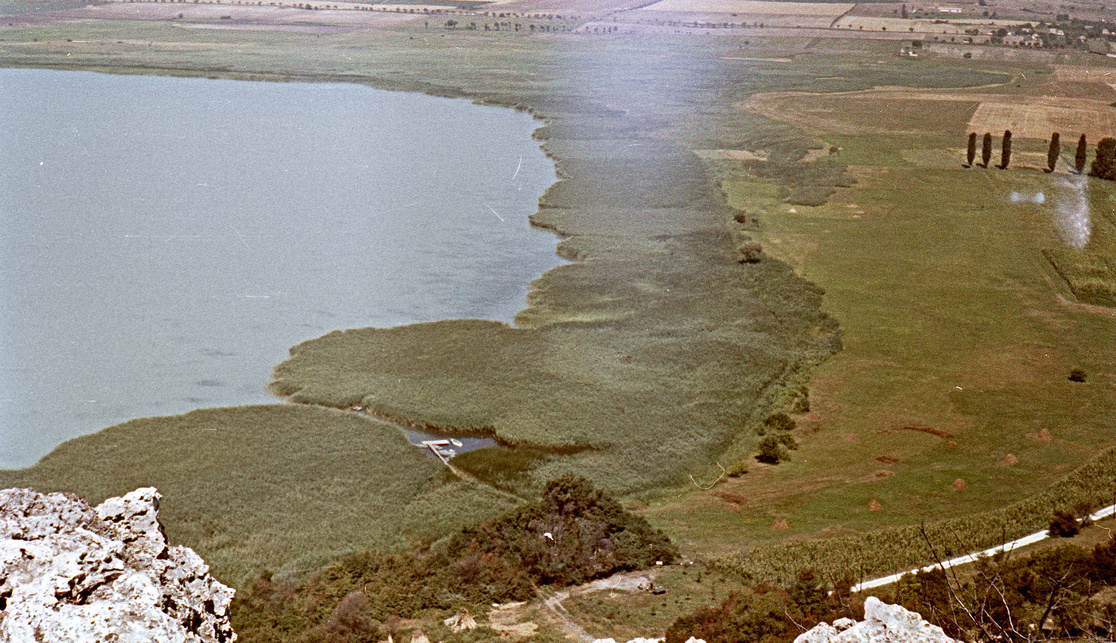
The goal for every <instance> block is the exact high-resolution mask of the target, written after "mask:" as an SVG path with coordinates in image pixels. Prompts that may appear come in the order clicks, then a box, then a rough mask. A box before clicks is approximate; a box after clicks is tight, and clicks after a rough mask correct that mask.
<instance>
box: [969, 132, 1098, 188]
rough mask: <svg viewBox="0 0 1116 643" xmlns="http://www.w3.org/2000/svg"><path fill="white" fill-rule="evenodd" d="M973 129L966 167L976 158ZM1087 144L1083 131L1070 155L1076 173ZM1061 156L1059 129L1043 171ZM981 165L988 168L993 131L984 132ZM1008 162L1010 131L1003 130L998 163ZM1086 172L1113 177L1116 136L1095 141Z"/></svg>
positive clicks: (1004, 165) (1051, 168) (1052, 138)
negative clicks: (1095, 149) (1094, 156)
mask: <svg viewBox="0 0 1116 643" xmlns="http://www.w3.org/2000/svg"><path fill="white" fill-rule="evenodd" d="M976 141H977V135H976V132H972V133H970V134H969V149H968V152H967V154H966V163H965V167H972V166H973V161H974V160H975V159H976ZM1088 151H1089V146H1088V143H1087V142H1086V140H1085V135H1084V134H1082V135H1081V138H1080V139H1078V140H1077V153H1076V154H1074V156H1073V167H1074V170H1076V171H1077V173H1078V174H1081V173H1082V172H1084V171H1085V161H1086V157H1087V156H1088ZM1061 155H1062V143H1061V140H1060V137H1059V134H1058V132H1054V133H1053V134H1052V135H1051V136H1050V147H1049V148H1048V149H1047V151H1046V172H1053V171H1054V167H1055V166H1056V165H1057V164H1058V158H1059V157H1060V156H1061ZM980 158H981V163H980V164H981V166H982V167H988V164H989V163H990V162H991V160H992V134H991V133H988V132H986V133H985V134H984V141H983V144H982V146H981V152H980ZM1010 162H1011V130H1004V137H1003V141H1002V143H1001V145H1000V164H999V165H998V166H997V167H999V168H1000V169H1001V170H1003V169H1007V166H1008V163H1010ZM1089 175H1090V176H1095V177H1098V178H1102V179H1109V180H1116V139H1114V138H1102V139H1101V140H1100V142H1099V143H1097V155H1096V158H1094V159H1093V165H1092V166H1091V167H1090V168H1089Z"/></svg>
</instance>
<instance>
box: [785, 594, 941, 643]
mask: <svg viewBox="0 0 1116 643" xmlns="http://www.w3.org/2000/svg"><path fill="white" fill-rule="evenodd" d="M794 643H958V642H957V641H956V640H955V639H952V638H950V637H948V636H946V634H945V632H943V631H942V628H940V627H938V626H937V625H931V624H929V623H927V622H926V621H924V620H923V619H922V617H921V616H919V615H918V614H916V613H915V612H911V611H909V610H906V609H904V608H902V607H900V606H899V605H888V604H887V603H885V602H883V601H881V600H880V599H878V598H876V597H875V596H869V597H868V600H866V601H864V620H863V621H860V622H859V623H857V622H856V621H853V620H852V619H848V618H841V619H837V620H836V621H833V625H829V624H828V623H822V624H820V625H818V626H817V627H815V628H813V629H812V630H809V631H807V632H805V633H804V634H802V635H800V636H799V637H798V638H796V639H795V640H794Z"/></svg>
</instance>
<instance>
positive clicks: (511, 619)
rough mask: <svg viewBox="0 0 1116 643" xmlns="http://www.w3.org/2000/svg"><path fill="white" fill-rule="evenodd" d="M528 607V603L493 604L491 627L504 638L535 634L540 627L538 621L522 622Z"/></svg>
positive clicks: (490, 611)
mask: <svg viewBox="0 0 1116 643" xmlns="http://www.w3.org/2000/svg"><path fill="white" fill-rule="evenodd" d="M527 607H528V604H527V603H524V602H520V603H503V604H496V605H493V606H492V609H491V610H489V611H488V622H489V627H490V628H492V629H493V630H494V631H496V632H498V633H499V634H500V636H501V637H503V638H527V637H530V636H534V635H535V631H536V630H538V629H539V626H538V624H537V623H534V622H530V621H528V622H524V623H520V622H519V621H520V619H521V618H522V617H523V615H524V612H525V611H526V609H527Z"/></svg>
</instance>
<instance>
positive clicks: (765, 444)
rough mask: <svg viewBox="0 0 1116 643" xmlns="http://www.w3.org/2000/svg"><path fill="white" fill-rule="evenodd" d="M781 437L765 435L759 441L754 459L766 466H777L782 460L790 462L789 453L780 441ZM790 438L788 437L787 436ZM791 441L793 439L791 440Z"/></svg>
mask: <svg viewBox="0 0 1116 643" xmlns="http://www.w3.org/2000/svg"><path fill="white" fill-rule="evenodd" d="M781 437H782V436H774V435H767V436H764V437H763V438H762V439H761V440H760V441H759V454H758V455H756V459H757V460H759V461H760V462H766V463H767V464H779V462H781V461H782V460H790V451H789V450H788V449H787V445H786V444H784V443H783V440H782V439H780V438H781ZM787 437H790V436H787ZM792 440H793V438H792Z"/></svg>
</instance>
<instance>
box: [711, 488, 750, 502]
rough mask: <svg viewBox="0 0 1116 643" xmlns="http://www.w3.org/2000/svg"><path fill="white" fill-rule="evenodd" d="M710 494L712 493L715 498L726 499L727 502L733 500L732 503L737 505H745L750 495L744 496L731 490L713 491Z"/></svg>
mask: <svg viewBox="0 0 1116 643" xmlns="http://www.w3.org/2000/svg"><path fill="white" fill-rule="evenodd" d="M709 495H711V496H713V497H715V498H720V499H721V500H724V501H725V502H731V503H732V504H735V505H743V504H746V503H747V502H748V497H747V496H742V495H740V494H738V493H732V492H729V491H713V492H711V493H710V494H709Z"/></svg>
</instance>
